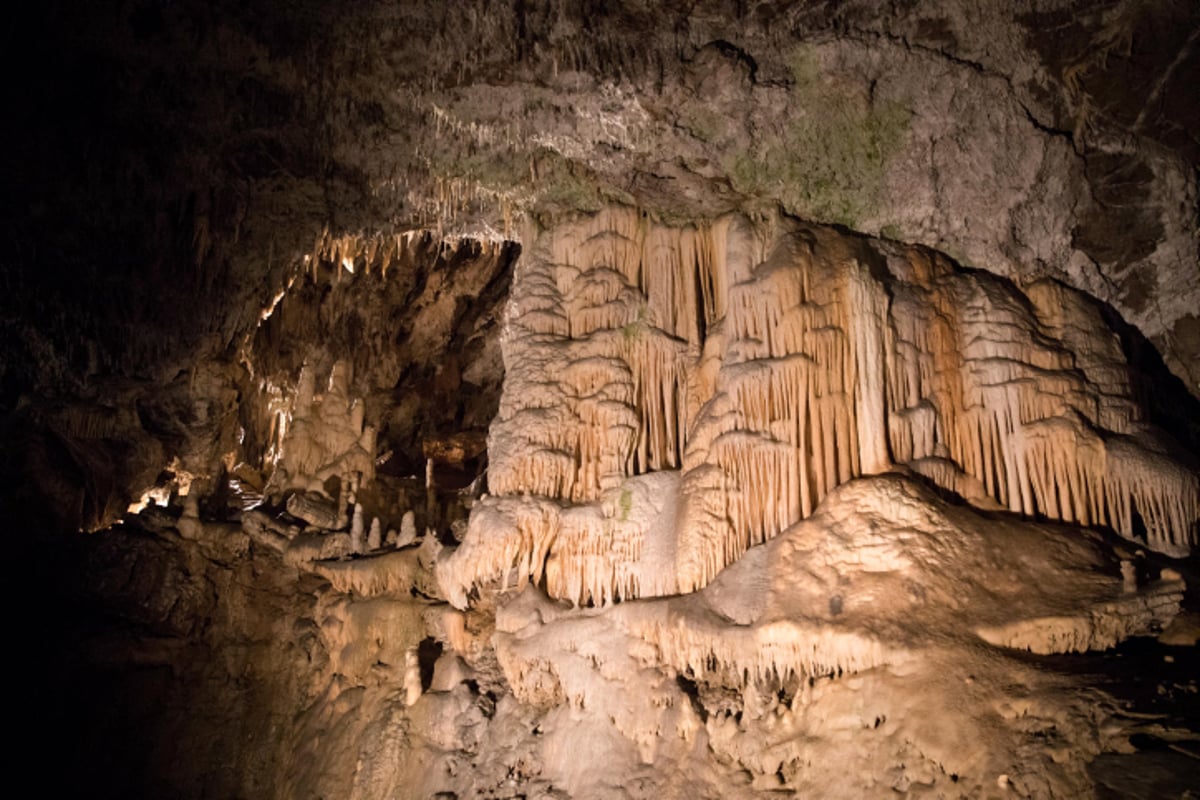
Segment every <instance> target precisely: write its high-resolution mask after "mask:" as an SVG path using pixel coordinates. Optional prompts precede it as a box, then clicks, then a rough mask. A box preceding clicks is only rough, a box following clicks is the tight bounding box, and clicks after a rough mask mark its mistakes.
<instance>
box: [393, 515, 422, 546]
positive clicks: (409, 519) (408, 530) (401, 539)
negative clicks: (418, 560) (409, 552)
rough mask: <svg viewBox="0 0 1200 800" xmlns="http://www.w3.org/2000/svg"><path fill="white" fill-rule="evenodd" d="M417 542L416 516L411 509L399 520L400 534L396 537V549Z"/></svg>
mask: <svg viewBox="0 0 1200 800" xmlns="http://www.w3.org/2000/svg"><path fill="white" fill-rule="evenodd" d="M416 540H417V516H416V514H414V513H413V511H412V509H409V510H408V511H405V512H404V516H403V517H401V518H400V533H399V535H398V536H397V537H396V549H397V550H399V549H400V548H401V547H408V546H409V545H410V544H412V543H413V542H415V541H416Z"/></svg>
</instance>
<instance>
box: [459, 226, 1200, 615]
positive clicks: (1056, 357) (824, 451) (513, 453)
mask: <svg viewBox="0 0 1200 800" xmlns="http://www.w3.org/2000/svg"><path fill="white" fill-rule="evenodd" d="M503 346H504V353H505V362H506V369H507V375H506V382H505V387H504V393H503V397H502V400H501V407H500V413H499V416H498V418H497V420H496V422H495V424H494V425H493V428H492V432H491V437H490V442H489V454H490V459H491V467H490V472H489V485H490V488H491V489H492V491H493V492H494V493H495V494H496V495H499V497H493V498H491V499H490V500H488V501H485V502H484V503H483V504H481V507H480V510H479V511H478V512H476V514H475V515H474V516H473V518H472V521H471V526H470V529H469V531H468V534H467V537H466V541H465V542H464V545H463V547H462V548H460V550H459V552H458V553H457V554H456V555H455V556H453V557H451V558H449V559H447V560H446V561H445V562H444V563H443V565H442V566H441V567H440V570H441V578H442V581H443V585H444V586H445V587H446V588H447V591H448V593H449V595H450V596H451V597H452V598H453V599H455V601H456V602H457V603H460V604H461V603H464V602H465V597H466V593H467V591H468V590H469V588H470V587H471V586H473V585H475V584H477V583H479V582H481V581H484V580H488V579H490V578H493V577H496V576H501V575H506V574H507V573H508V572H509V571H510V570H512V569H514V568H515V570H516V572H517V577H518V580H523V579H524V578H525V577H529V576H532V577H533V578H534V579H535V580H540V579H541V577H542V574H543V564H544V563H545V561H546V559H547V558H549V560H550V563H551V564H552V565H553V567H552V568H550V569H549V570H548V573H549V574H548V578H549V582H548V589H549V590H550V592H551V594H552V595H554V596H556V597H564V598H568V599H571V600H573V601H576V602H587V601H592V602H596V603H604V602H607V601H609V600H612V599H616V598H622V597H632V596H647V595H649V594H665V593H672V592H679V591H693V590H695V589H698V588H700V587H702V586H704V585H706V584H707V583H708V582H709V581H711V580H712V579H713V578H714V577H715V576H716V574H717V573H718V572H719V571H720V570H721V569H723V568H724V567H726V566H727V565H729V564H730V563H732V562H734V561H736V560H737V559H738V558H739V557H740V556H741V555H742V554H743V553H744V552H745V551H746V550H747V548H749V547H751V546H753V545H755V544H759V543H761V542H764V541H766V540H768V539H771V538H772V537H774V536H776V535H778V534H779V533H781V532H782V531H784V530H785V529H787V528H788V527H789V526H791V525H793V524H795V523H796V522H798V521H799V520H801V519H804V518H805V517H807V516H809V515H810V514H812V513H813V511H814V510H815V509H816V507H817V505H818V504H819V503H820V502H821V500H822V498H823V497H825V496H826V495H827V494H828V493H829V492H831V491H832V490H833V489H834V488H836V487H837V486H839V485H841V484H844V483H846V482H847V481H849V480H851V479H853V478H855V477H858V476H861V475H869V474H879V473H881V472H884V471H887V470H889V469H893V468H895V467H896V466H897V465H904V466H907V467H909V468H910V469H912V470H913V471H915V472H917V473H920V474H921V475H923V476H925V477H926V478H928V479H930V480H932V481H933V482H935V483H937V484H939V485H941V486H943V487H945V488H947V489H950V490H951V491H954V492H957V493H959V494H961V495H962V496H964V497H966V498H967V499H968V500H971V501H972V502H974V503H976V504H977V505H981V506H986V507H991V508H996V507H999V508H1005V509H1008V510H1011V511H1013V512H1017V513H1020V514H1024V515H1029V516H1042V517H1046V518H1050V519H1056V520H1063V521H1066V522H1074V523H1078V524H1082V525H1109V526H1111V527H1113V528H1114V529H1116V530H1117V531H1119V532H1120V533H1122V534H1123V535H1125V536H1127V537H1131V538H1132V537H1134V536H1135V534H1138V533H1141V532H1144V535H1145V536H1146V538H1147V541H1148V544H1149V545H1150V546H1151V547H1153V548H1155V549H1159V550H1163V551H1167V552H1173V553H1179V552H1185V551H1186V550H1187V549H1188V548H1189V547H1190V546H1191V545H1193V544H1195V542H1196V537H1197V520H1198V519H1200V483H1198V479H1197V476H1196V475H1195V474H1194V473H1193V472H1191V471H1189V470H1188V469H1186V468H1184V467H1182V466H1180V465H1179V464H1178V463H1177V461H1176V460H1174V459H1173V458H1172V457H1171V456H1170V455H1169V454H1168V453H1167V451H1166V450H1165V449H1164V448H1163V447H1162V446H1159V445H1158V444H1156V441H1157V439H1156V438H1155V437H1154V436H1152V435H1150V434H1151V433H1152V432H1151V431H1149V430H1148V426H1146V425H1145V423H1144V421H1143V420H1142V419H1141V418H1140V416H1139V409H1138V407H1137V406H1136V404H1135V403H1134V402H1133V401H1132V400H1131V397H1130V387H1129V379H1128V371H1127V367H1126V364H1125V361H1124V357H1123V355H1122V352H1121V349H1120V346H1119V343H1118V341H1117V340H1116V337H1115V335H1114V334H1112V333H1111V331H1110V330H1109V329H1108V328H1107V327H1106V326H1105V324H1104V322H1103V320H1102V318H1101V315H1100V313H1099V309H1098V308H1097V306H1096V305H1095V304H1094V303H1093V302H1092V301H1091V300H1089V299H1088V298H1087V297H1085V296H1083V295H1081V294H1080V293H1078V292H1075V291H1073V290H1070V289H1068V288H1065V287H1063V286H1060V285H1058V284H1054V283H1050V282H1043V283H1039V284H1036V285H1034V286H1031V287H1029V288H1028V291H1027V292H1026V293H1025V294H1024V295H1022V294H1021V293H1020V292H1019V291H1018V290H1016V289H1015V288H1014V287H1012V286H1011V285H1010V284H1008V283H1006V282H1004V281H1002V280H1001V279H998V278H994V277H992V276H989V275H986V274H983V273H978V272H965V271H961V270H959V269H958V268H956V267H955V266H954V265H953V264H951V263H949V262H948V261H946V260H944V259H942V258H940V257H938V256H936V255H931V254H929V253H928V252H926V251H922V250H918V249H915V248H901V247H898V246H892V245H879V250H878V251H877V250H874V249H870V248H868V247H867V246H866V245H865V244H864V243H862V242H861V241H858V240H854V239H851V238H849V237H845V236H843V235H841V234H838V233H836V232H834V231H831V230H827V229H821V228H809V227H801V226H795V225H790V226H789V225H787V224H785V223H780V222H774V223H767V224H764V225H762V226H760V227H759V228H758V229H755V228H752V227H751V226H750V225H749V224H747V223H746V222H745V221H743V220H740V219H737V218H724V219H721V220H719V221H717V222H715V223H713V224H711V225H706V226H698V227H684V228H671V227H665V226H662V225H657V224H654V223H652V222H650V221H649V220H647V219H646V218H645V217H644V216H642V215H639V214H638V213H636V212H634V211H631V210H626V209H609V210H607V211H604V212H601V213H600V214H598V215H596V216H594V217H591V218H589V219H585V220H582V221H580V222H576V223H574V224H571V225H567V226H564V227H561V228H558V229H556V230H553V231H551V232H549V233H547V234H545V235H543V236H542V237H540V238H539V239H538V240H537V241H536V242H535V243H534V244H533V245H532V246H531V247H530V248H529V250H528V251H527V253H526V255H524V256H523V257H522V259H521V261H520V263H519V264H518V267H517V275H516V277H515V279H514V285H513V292H512V297H511V300H510V305H509V308H508V321H507V327H506V330H505V334H504V339H503ZM675 470H678V471H680V473H681V475H680V477H679V479H678V480H676V481H674V482H673V483H672V484H671V487H667V486H665V485H664V486H663V487H662V489H663V491H669V492H670V496H669V497H668V498H665V499H662V498H660V499H659V501H658V502H657V503H656V504H654V508H653V511H652V513H650V512H647V511H646V510H645V509H642V510H641V511H640V512H639V516H638V520H639V522H638V525H637V527H638V530H639V533H638V535H637V536H633V537H629V536H626V535H624V534H622V533H621V532H620V531H619V526H614V525H613V524H612V519H613V515H612V514H611V513H608V512H606V510H605V509H606V508H607V509H608V510H609V511H611V507H612V503H613V502H614V501H613V498H620V497H622V496H632V495H631V494H630V493H631V491H632V490H631V488H630V487H631V486H632V485H635V484H631V480H632V479H634V478H635V476H643V475H646V474H647V473H657V472H661V471H675ZM647 514H649V515H647ZM531 515H532V516H533V517H534V518H536V520H537V524H536V525H531V524H529V522H528V518H529V517H530V516H531ZM626 517H628V513H626ZM651 535H652V536H653V537H663V538H665V539H666V543H665V544H660V543H658V542H657V538H655V540H654V542H653V543H651V539H650V538H647V537H650V536H651ZM639 554H640V555H639ZM630 559H632V561H631V560H630ZM651 575H652V576H654V577H653V580H650V581H649V583H652V584H653V586H651V585H648V583H647V578H648V576H651Z"/></svg>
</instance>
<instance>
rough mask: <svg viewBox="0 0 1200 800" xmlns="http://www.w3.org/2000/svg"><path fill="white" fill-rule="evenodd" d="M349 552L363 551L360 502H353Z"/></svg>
mask: <svg viewBox="0 0 1200 800" xmlns="http://www.w3.org/2000/svg"><path fill="white" fill-rule="evenodd" d="M350 552H352V553H354V554H355V555H358V554H359V553H362V552H363V507H362V503H355V505H354V520H353V521H352V522H351V523H350Z"/></svg>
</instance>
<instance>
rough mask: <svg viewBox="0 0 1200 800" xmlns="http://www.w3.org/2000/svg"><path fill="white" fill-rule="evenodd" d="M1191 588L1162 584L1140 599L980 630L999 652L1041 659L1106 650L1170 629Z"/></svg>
mask: <svg viewBox="0 0 1200 800" xmlns="http://www.w3.org/2000/svg"><path fill="white" fill-rule="evenodd" d="M1186 588H1187V586H1186V585H1185V584H1184V582H1183V581H1182V580H1163V581H1158V582H1156V583H1154V584H1152V585H1151V586H1148V587H1146V588H1145V589H1144V590H1142V591H1139V592H1138V593H1137V594H1132V595H1125V596H1122V597H1118V598H1115V599H1113V600H1109V601H1107V602H1102V603H1097V604H1096V605H1094V606H1092V607H1091V608H1089V609H1085V610H1084V611H1083V612H1081V613H1078V614H1075V615H1064V616H1054V617H1039V618H1037V619H1026V620H1018V621H1016V622H1011V623H1009V624H1007V625H1000V626H984V627H980V628H977V629H976V633H978V634H979V636H980V637H981V638H982V639H983V640H984V641H987V642H989V643H990V644H994V645H996V646H997V647H1011V648H1014V649H1017V650H1029V651H1030V652H1033V653H1039V654H1041V655H1047V654H1050V653H1082V652H1084V651H1086V650H1105V649H1108V648H1110V647H1113V646H1114V645H1116V644H1118V643H1120V642H1121V641H1122V640H1124V639H1127V638H1129V637H1130V636H1138V635H1145V634H1149V633H1155V632H1157V630H1159V629H1162V628H1165V627H1167V625H1168V624H1170V622H1171V620H1173V619H1174V618H1175V615H1176V614H1178V613H1179V604H1180V603H1181V602H1182V601H1183V593H1184V591H1185V590H1186Z"/></svg>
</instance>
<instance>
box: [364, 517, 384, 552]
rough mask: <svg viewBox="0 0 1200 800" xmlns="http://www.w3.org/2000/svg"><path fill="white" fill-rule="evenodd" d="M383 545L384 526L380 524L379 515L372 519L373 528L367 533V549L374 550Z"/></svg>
mask: <svg viewBox="0 0 1200 800" xmlns="http://www.w3.org/2000/svg"><path fill="white" fill-rule="evenodd" d="M380 547H383V528H382V526H381V525H380V522H379V517H376V518H375V519H373V520H371V530H370V532H369V533H368V534H367V549H368V550H371V551H374V550H378V549H379V548H380Z"/></svg>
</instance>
